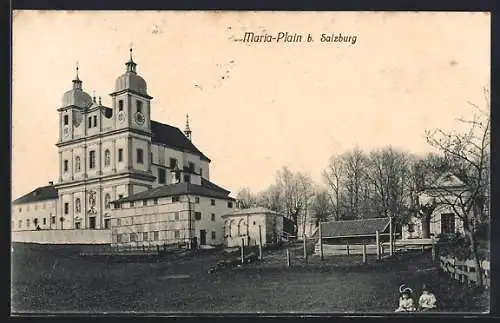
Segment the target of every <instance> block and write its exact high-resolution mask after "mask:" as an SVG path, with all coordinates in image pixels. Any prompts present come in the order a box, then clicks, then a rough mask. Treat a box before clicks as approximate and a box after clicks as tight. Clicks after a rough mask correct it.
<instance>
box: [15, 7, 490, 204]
mask: <svg viewBox="0 0 500 323" xmlns="http://www.w3.org/2000/svg"><path fill="white" fill-rule="evenodd" d="M245 32H254V33H255V34H256V35H261V34H269V35H272V36H277V35H278V33H280V32H283V33H286V32H288V34H289V35H293V34H295V33H296V34H301V35H303V42H300V43H297V42H296V43H293V42H287V43H285V42H279V43H277V42H266V43H263V42H261V43H258V42H255V43H248V42H246V43H245V42H241V41H237V40H238V39H241V38H243V36H244V33H245ZM332 33H334V35H339V34H341V35H343V36H356V42H355V43H354V44H352V42H348V43H340V42H321V41H320V40H321V35H322V34H326V35H331V34H332ZM308 34H311V37H313V40H314V41H313V42H307V41H306V39H307V35H308ZM131 46H132V48H133V55H134V60H135V62H136V63H137V64H138V65H137V71H138V73H139V74H140V75H141V76H142V77H143V78H144V79H145V80H146V82H147V84H148V92H149V94H150V95H151V96H153V97H154V99H153V100H152V103H151V110H152V119H153V120H156V121H159V122H162V123H168V124H171V125H173V126H177V127H179V128H181V129H183V128H184V124H185V118H186V114H189V117H190V126H191V130H192V131H193V134H192V136H193V142H194V144H195V145H196V146H197V147H198V148H199V149H200V150H202V151H203V152H204V153H205V154H206V155H207V156H209V157H210V158H211V160H212V162H211V168H210V179H211V180H212V181H213V182H215V183H216V184H218V185H220V186H223V187H225V188H227V189H228V190H230V191H232V192H233V194H232V195H233V196H235V194H236V193H237V191H238V190H239V189H240V188H242V187H249V188H250V189H251V190H252V191H254V192H257V191H260V190H262V189H265V188H266V187H267V186H268V185H270V184H271V183H273V182H274V176H275V174H276V171H277V170H278V169H280V168H281V167H282V166H287V167H289V168H290V169H292V170H294V171H301V172H305V173H308V174H310V175H311V176H312V178H313V179H314V180H315V181H317V182H321V181H322V177H321V173H322V171H323V170H324V169H325V167H326V166H327V164H328V159H329V157H330V156H331V155H334V154H340V153H342V152H344V151H346V150H349V149H352V148H353V147H354V146H355V145H357V146H358V147H359V148H361V149H364V150H366V151H368V150H370V149H373V148H376V147H382V146H386V145H392V146H393V147H396V148H401V149H405V150H407V151H409V152H413V153H417V154H420V153H425V152H428V151H430V149H431V148H430V147H429V145H428V144H427V143H426V141H425V137H424V133H425V130H426V129H435V128H442V129H447V130H451V129H457V127H459V124H458V123H457V121H456V118H460V117H463V118H467V117H470V116H471V115H472V112H473V110H472V108H471V106H470V105H469V104H467V101H471V102H473V103H475V104H478V105H481V106H484V104H485V102H486V101H485V98H484V92H483V89H484V88H489V84H490V15H489V14H488V13H444V12H442V13H439V12H434V13H430V12H419V13H403V12H317V13H315V12H307V13H306V12H220V11H217V12H201V11H199V12H189V11H185V12H183V11H177V12H168V11H163V12H160V11H149V12H140V11H137V12H134V11H128V12H125V11H123V12H121V11H114V12H111V11H108V12H106V11H99V12H89V11H71V12H68V11H16V12H14V15H13V53H12V60H13V70H12V73H13V74H12V82H13V90H12V125H13V126H12V197H13V198H17V197H19V196H21V195H23V194H26V193H28V192H30V191H31V190H33V189H34V188H36V187H38V186H42V185H47V183H48V181H55V182H56V181H57V179H58V154H57V147H56V146H55V144H56V141H57V139H58V113H57V109H58V108H59V107H60V106H61V98H62V95H63V93H64V92H65V91H67V90H69V89H71V86H72V83H71V80H72V79H73V78H74V76H75V65H76V62H78V64H79V76H80V79H81V80H82V81H83V89H84V90H85V91H86V92H87V93H89V94H90V95H94V91H95V95H96V96H101V97H102V103H103V104H104V105H107V106H110V105H111V98H110V96H109V93H111V92H113V90H114V82H115V80H116V78H117V77H118V76H120V75H121V74H123V73H124V71H125V65H124V63H125V62H126V61H127V60H128V57H129V48H130V47H131ZM488 108H489V107H488Z"/></svg>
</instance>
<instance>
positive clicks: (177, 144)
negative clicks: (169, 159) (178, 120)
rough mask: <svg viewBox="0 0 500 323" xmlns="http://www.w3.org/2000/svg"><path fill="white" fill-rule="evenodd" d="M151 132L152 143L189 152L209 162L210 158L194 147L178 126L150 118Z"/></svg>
mask: <svg viewBox="0 0 500 323" xmlns="http://www.w3.org/2000/svg"><path fill="white" fill-rule="evenodd" d="M151 132H152V133H153V136H152V138H151V141H152V143H153V144H161V145H165V146H167V147H170V148H174V149H178V150H182V151H185V152H189V153H192V154H195V155H198V156H200V158H201V159H202V160H206V161H208V162H210V159H209V158H208V157H207V156H205V155H204V154H203V153H202V152H201V151H200V150H199V149H198V148H196V146H195V145H194V144H193V143H192V142H191V140H189V139H188V138H187V137H186V135H184V133H183V132H182V131H181V130H180V129H179V128H176V127H173V126H170V125H167V124H164V123H160V122H157V121H153V120H151Z"/></svg>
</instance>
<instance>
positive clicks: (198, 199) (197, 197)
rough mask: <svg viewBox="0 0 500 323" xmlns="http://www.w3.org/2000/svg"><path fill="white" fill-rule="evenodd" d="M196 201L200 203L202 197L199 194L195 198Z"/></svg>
mask: <svg viewBox="0 0 500 323" xmlns="http://www.w3.org/2000/svg"><path fill="white" fill-rule="evenodd" d="M194 203H197V204H199V203H200V197H199V196H196V197H195V198H194Z"/></svg>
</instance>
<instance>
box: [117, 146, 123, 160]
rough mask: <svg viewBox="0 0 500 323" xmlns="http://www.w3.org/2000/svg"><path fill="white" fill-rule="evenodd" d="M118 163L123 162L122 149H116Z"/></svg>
mask: <svg viewBox="0 0 500 323" xmlns="http://www.w3.org/2000/svg"><path fill="white" fill-rule="evenodd" d="M118 161H119V162H122V161H123V149H122V148H120V149H118Z"/></svg>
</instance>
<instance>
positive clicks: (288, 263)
mask: <svg viewBox="0 0 500 323" xmlns="http://www.w3.org/2000/svg"><path fill="white" fill-rule="evenodd" d="M286 266H287V267H290V250H289V249H288V248H286Z"/></svg>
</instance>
